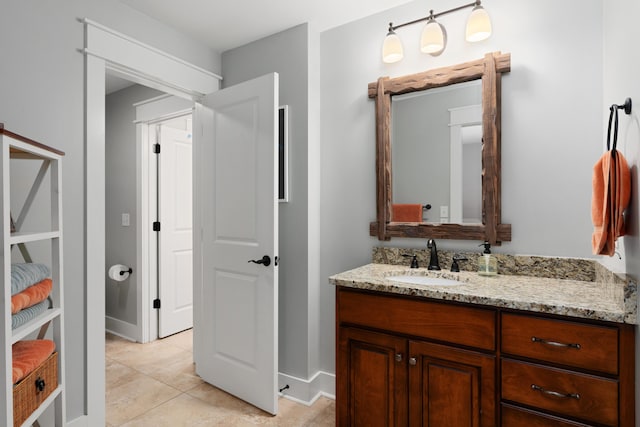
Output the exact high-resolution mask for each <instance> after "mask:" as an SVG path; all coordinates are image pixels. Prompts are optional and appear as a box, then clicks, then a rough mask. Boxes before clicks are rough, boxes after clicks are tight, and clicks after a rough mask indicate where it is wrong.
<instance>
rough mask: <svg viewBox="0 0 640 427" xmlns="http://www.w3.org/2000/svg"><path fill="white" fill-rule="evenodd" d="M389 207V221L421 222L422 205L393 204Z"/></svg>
mask: <svg viewBox="0 0 640 427" xmlns="http://www.w3.org/2000/svg"><path fill="white" fill-rule="evenodd" d="M391 207H392V213H391V221H396V222H422V205H413V204H394V205H392V206H391Z"/></svg>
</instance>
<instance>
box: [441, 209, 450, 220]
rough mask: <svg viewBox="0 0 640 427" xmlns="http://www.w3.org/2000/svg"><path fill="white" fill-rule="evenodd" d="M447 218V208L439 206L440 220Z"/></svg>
mask: <svg viewBox="0 0 640 427" xmlns="http://www.w3.org/2000/svg"><path fill="white" fill-rule="evenodd" d="M448 216H449V206H440V218H447V217H448Z"/></svg>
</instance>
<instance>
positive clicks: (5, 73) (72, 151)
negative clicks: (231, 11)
mask: <svg viewBox="0 0 640 427" xmlns="http://www.w3.org/2000/svg"><path fill="white" fill-rule="evenodd" d="M81 17H88V18H90V19H93V20H95V21H97V22H100V23H102V24H104V25H107V26H109V27H111V28H114V29H116V30H118V31H121V32H124V33H126V34H128V35H130V36H132V37H135V38H137V39H139V40H141V41H143V42H145V43H148V44H150V45H152V46H155V47H158V48H161V49H163V50H164V51H166V52H169V53H171V54H173V55H175V56H177V57H180V58H182V59H184V60H186V61H189V62H192V63H194V64H196V65H199V66H200V67H202V68H205V69H207V70H210V71H212V72H216V73H219V72H220V57H219V56H218V55H217V54H215V53H213V52H212V51H211V50H210V49H208V48H207V47H205V46H204V45H202V44H200V43H198V42H195V41H194V40H192V39H189V38H187V37H186V36H183V35H181V34H180V33H178V32H176V31H175V30H173V29H171V28H169V27H167V26H166V25H164V24H161V23H159V22H157V21H155V20H153V19H150V18H148V17H146V16H144V15H142V14H140V13H139V12H137V11H134V10H133V9H130V8H128V7H126V6H124V5H123V4H122V3H120V2H119V1H117V0H68V1H63V2H50V1H46V0H25V1H11V2H3V4H2V12H1V13H0V52H2V62H3V67H2V73H1V74H0V121H2V122H4V123H5V126H6V128H7V129H9V130H11V131H13V132H16V133H19V134H22V135H25V136H27V137H29V138H32V139H35V140H38V141H41V142H42V143H44V144H47V145H51V146H53V147H56V148H58V149H61V150H63V151H65V152H66V156H65V158H64V166H63V168H64V172H63V186H64V195H63V209H64V230H65V237H64V252H65V254H64V260H65V265H64V274H65V285H66V289H65V307H66V315H65V329H66V338H67V346H66V350H67V355H66V363H67V367H68V368H67V371H66V372H67V385H66V390H67V406H68V410H67V417H68V419H69V420H73V419H75V418H77V417H79V416H80V415H82V414H84V413H85V404H86V397H85V393H86V384H85V380H86V377H85V368H86V364H85V350H86V349H85V335H86V325H85V322H86V310H88V309H90V307H86V304H85V289H86V286H99V285H98V284H92V283H89V284H87V283H85V256H84V254H85V251H86V248H87V247H88V245H90V244H91V242H86V241H85V231H84V224H85V215H84V212H85V208H84V202H85V196H84V193H85V186H84V182H85V175H86V173H87V171H86V170H85V168H84V155H85V150H84V116H85V115H84V56H83V54H82V53H80V52H79V51H78V49H82V48H83V47H84V27H83V25H82V24H81V23H80V22H78V21H77V18H81Z"/></svg>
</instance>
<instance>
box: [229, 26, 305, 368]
mask: <svg viewBox="0 0 640 427" xmlns="http://www.w3.org/2000/svg"><path fill="white" fill-rule="evenodd" d="M308 32H309V30H308V26H307V25H300V26H297V27H294V28H291V29H289V30H287V31H283V32H281V33H278V34H274V35H272V36H269V37H266V38H264V39H261V40H259V41H257V42H254V43H250V44H247V45H245V46H242V47H239V48H236V49H232V50H229V51H226V52H223V54H222V75H223V78H224V79H223V81H222V83H223V85H224V87H229V86H232V85H234V84H236V83H239V82H242V81H245V80H249V79H252V78H255V77H258V76H261V75H263V74H266V73H271V72H277V73H278V74H279V78H280V80H279V83H280V105H285V104H286V105H289V202H288V203H280V208H279V216H280V219H279V230H280V240H279V250H280V254H279V256H280V258H281V262H280V264H279V278H280V280H279V317H278V320H279V370H280V372H282V373H286V374H288V375H292V376H295V377H298V378H303V379H307V378H308V377H309V372H311V373H315V371H316V370H317V368H316V369H313V368H312V367H310V364H309V357H310V355H309V345H310V344H309V343H310V340H311V339H312V338H311V337H312V335H317V328H311V327H310V320H309V318H308V315H309V313H310V312H311V311H313V308H310V307H309V306H310V305H314V304H317V303H318V301H317V300H314V301H310V300H309V295H310V292H311V290H310V285H309V280H308V272H309V262H310V260H309V256H308V254H309V249H308V245H309V240H308V232H309V231H308V230H309V221H308V217H309V209H308V204H309V198H312V197H317V195H314V194H309V191H308V185H309V177H308V173H309V168H308V162H309V150H308V133H309V130H308V117H309V106H308V104H309V98H308V90H309V89H308V87H309V72H308V62H309V35H308ZM315 161H317V160H315ZM311 262H314V261H313V260H311ZM316 262H317V260H316Z"/></svg>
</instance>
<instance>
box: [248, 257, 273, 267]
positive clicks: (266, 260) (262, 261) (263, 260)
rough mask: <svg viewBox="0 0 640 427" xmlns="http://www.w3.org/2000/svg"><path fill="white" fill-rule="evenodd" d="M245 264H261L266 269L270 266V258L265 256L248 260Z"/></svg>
mask: <svg viewBox="0 0 640 427" xmlns="http://www.w3.org/2000/svg"><path fill="white" fill-rule="evenodd" d="M247 262H253V263H255V264H262V265H264V266H265V267H268V266H269V265H271V257H270V256H269V255H265V256H263V257H262V258H261V259H250V260H249V261H247Z"/></svg>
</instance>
